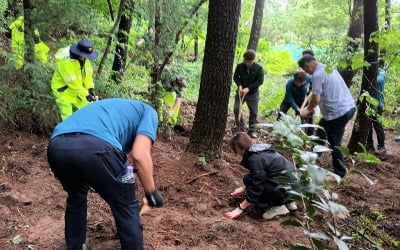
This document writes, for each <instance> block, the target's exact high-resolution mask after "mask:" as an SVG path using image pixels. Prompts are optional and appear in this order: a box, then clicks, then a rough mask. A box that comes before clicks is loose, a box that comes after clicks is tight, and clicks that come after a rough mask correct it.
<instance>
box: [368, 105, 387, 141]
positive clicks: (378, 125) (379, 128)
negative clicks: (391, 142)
mask: <svg viewBox="0 0 400 250" xmlns="http://www.w3.org/2000/svg"><path fill="white" fill-rule="evenodd" d="M377 111H378V112H377V113H378V115H382V113H383V106H378V110H377ZM372 129H374V130H375V133H376V138H377V140H378V148H383V147H385V130H384V129H383V125H382V122H380V121H379V120H378V118H377V117H373V118H372V126H371V129H370V131H369V134H368V140H367V145H368V146H374V140H373V138H372V137H373V132H372Z"/></svg>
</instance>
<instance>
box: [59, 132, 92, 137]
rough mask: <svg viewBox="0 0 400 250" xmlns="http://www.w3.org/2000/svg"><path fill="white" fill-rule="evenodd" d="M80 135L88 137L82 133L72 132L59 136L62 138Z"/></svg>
mask: <svg viewBox="0 0 400 250" xmlns="http://www.w3.org/2000/svg"><path fill="white" fill-rule="evenodd" d="M81 135H88V134H86V133H82V132H72V133H66V134H62V135H61V136H64V137H73V136H81Z"/></svg>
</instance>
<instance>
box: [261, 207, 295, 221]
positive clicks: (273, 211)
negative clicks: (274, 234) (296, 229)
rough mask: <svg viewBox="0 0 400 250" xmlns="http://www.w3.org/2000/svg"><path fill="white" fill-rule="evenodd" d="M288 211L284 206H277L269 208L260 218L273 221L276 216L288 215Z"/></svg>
mask: <svg viewBox="0 0 400 250" xmlns="http://www.w3.org/2000/svg"><path fill="white" fill-rule="evenodd" d="M288 213H289V210H288V209H287V208H286V206H285V205H282V206H277V207H271V208H270V209H268V210H267V211H266V212H265V213H264V214H263V215H262V217H263V218H264V219H265V220H271V219H273V218H274V217H275V216H278V215H284V214H288Z"/></svg>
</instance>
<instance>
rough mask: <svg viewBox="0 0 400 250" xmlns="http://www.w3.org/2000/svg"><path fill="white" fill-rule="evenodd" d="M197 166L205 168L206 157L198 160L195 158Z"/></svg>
mask: <svg viewBox="0 0 400 250" xmlns="http://www.w3.org/2000/svg"><path fill="white" fill-rule="evenodd" d="M197 165H199V166H200V167H205V166H206V165H207V159H206V157H204V156H200V157H199V158H197Z"/></svg>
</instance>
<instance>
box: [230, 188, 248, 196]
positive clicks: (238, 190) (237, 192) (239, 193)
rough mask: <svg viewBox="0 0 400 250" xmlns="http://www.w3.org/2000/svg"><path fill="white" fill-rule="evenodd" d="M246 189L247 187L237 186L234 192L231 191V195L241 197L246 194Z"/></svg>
mask: <svg viewBox="0 0 400 250" xmlns="http://www.w3.org/2000/svg"><path fill="white" fill-rule="evenodd" d="M245 191H246V189H245V187H239V188H236V189H235V190H233V192H232V193H231V196H232V197H234V198H239V197H241V196H242V195H243V194H244V192H245Z"/></svg>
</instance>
